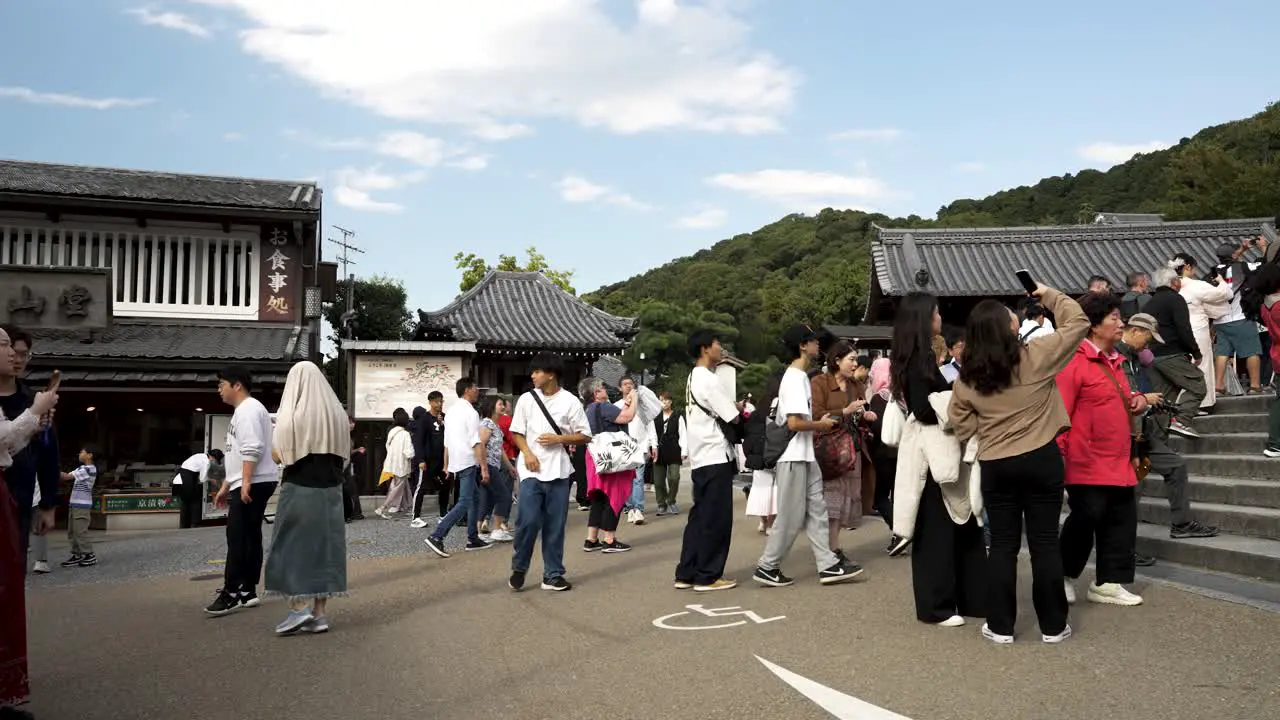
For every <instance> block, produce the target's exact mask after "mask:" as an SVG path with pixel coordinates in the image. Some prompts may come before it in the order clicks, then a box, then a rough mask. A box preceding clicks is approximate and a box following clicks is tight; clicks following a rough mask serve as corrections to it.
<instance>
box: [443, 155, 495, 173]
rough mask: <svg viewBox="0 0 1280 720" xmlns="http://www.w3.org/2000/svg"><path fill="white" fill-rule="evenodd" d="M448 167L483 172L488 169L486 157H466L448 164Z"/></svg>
mask: <svg viewBox="0 0 1280 720" xmlns="http://www.w3.org/2000/svg"><path fill="white" fill-rule="evenodd" d="M449 167H456V168H458V169H460V170H483V169H485V168H487V167H489V158H488V156H486V155H468V156H467V157H464V158H460V159H458V160H453V161H450V162H449Z"/></svg>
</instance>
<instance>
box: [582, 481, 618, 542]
mask: <svg viewBox="0 0 1280 720" xmlns="http://www.w3.org/2000/svg"><path fill="white" fill-rule="evenodd" d="M587 527H593V528H598V529H600V530H603V531H605V532H613V531H615V530H617V529H618V513H616V512H614V511H613V505H612V504H611V503H610V502H609V496H608V495H605V494H604V493H602V492H600V491H596V494H595V495H594V496H592V498H591V512H589V513H587Z"/></svg>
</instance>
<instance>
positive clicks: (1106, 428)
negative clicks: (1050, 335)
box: [1058, 340, 1138, 487]
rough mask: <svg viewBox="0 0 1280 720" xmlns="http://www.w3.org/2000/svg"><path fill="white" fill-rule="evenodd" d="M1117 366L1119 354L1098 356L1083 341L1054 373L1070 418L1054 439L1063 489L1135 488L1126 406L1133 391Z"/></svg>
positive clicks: (1128, 416)
mask: <svg viewBox="0 0 1280 720" xmlns="http://www.w3.org/2000/svg"><path fill="white" fill-rule="evenodd" d="M1121 362H1122V358H1121V357H1120V355H1119V354H1118V353H1112V355H1111V357H1106V356H1103V355H1102V354H1100V353H1099V352H1098V348H1097V347H1096V346H1095V345H1094V344H1093V343H1092V342H1090V341H1088V340H1084V341H1083V342H1081V343H1080V347H1078V348H1076V354H1075V356H1074V357H1073V358H1071V362H1069V363H1067V367H1066V368H1065V369H1064V370H1063V371H1062V372H1061V373H1059V374H1058V392H1059V393H1060V394H1061V395H1062V404H1063V405H1064V406H1066V409H1067V415H1068V416H1070V417H1071V429H1070V430H1068V431H1067V432H1065V433H1063V434H1061V435H1059V436H1058V446H1059V447H1061V448H1062V457H1063V461H1064V464H1065V465H1066V470H1067V484H1068V485H1117V486H1121V487H1132V486H1134V485H1137V484H1138V476H1137V475H1136V474H1135V473H1134V470H1133V464H1132V462H1131V461H1130V452H1131V450H1132V444H1133V436H1132V426H1131V425H1130V414H1129V406H1128V402H1129V398H1130V397H1131V396H1132V395H1133V394H1134V393H1132V392H1131V391H1130V390H1129V380H1128V378H1126V377H1125V375H1124V369H1123V367H1122V366H1121ZM1108 375H1110V376H1111V378H1113V379H1114V380H1115V382H1112V381H1111V380H1110V379H1108V378H1107V376H1108ZM1117 385H1119V389H1117V388H1116V386H1117ZM1122 396H1123V397H1122Z"/></svg>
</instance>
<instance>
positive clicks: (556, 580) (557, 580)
mask: <svg viewBox="0 0 1280 720" xmlns="http://www.w3.org/2000/svg"><path fill="white" fill-rule="evenodd" d="M542 589H543V590H551V591H552V592H565V591H567V590H572V589H573V585H571V584H569V581H568V580H565V579H564V578H563V577H553V578H551V579H550V580H543V581H542Z"/></svg>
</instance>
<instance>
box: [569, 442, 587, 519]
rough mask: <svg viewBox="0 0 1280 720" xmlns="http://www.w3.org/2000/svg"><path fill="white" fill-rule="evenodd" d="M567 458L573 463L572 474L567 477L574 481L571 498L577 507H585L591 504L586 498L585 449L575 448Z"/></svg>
mask: <svg viewBox="0 0 1280 720" xmlns="http://www.w3.org/2000/svg"><path fill="white" fill-rule="evenodd" d="M569 460H570V461H571V462H572V463H573V475H572V476H570V478H569V479H570V480H572V481H573V483H574V495H573V499H574V501H575V502H577V503H578V507H586V506H587V505H590V504H591V501H590V500H588V499H587V449H586V448H585V447H580V448H575V449H574V451H573V453H571V454H570V455H569Z"/></svg>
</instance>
